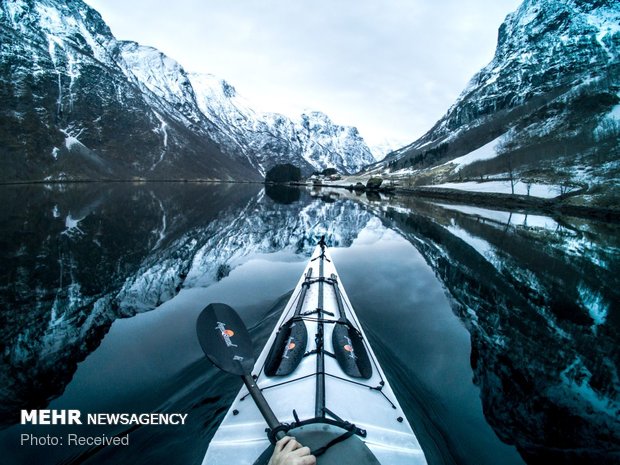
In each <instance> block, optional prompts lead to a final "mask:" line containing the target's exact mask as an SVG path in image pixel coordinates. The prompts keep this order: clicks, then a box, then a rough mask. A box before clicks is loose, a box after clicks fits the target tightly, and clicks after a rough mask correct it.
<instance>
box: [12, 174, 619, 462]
mask: <svg viewBox="0 0 620 465" xmlns="http://www.w3.org/2000/svg"><path fill="white" fill-rule="evenodd" d="M0 198H1V199H2V203H3V208H2V210H1V211H0V217H1V219H2V221H1V223H0V224H1V228H2V234H1V235H0V241H2V244H1V247H0V257H1V258H0V260H1V264H2V267H1V273H2V279H1V281H0V288H1V291H0V299H1V302H0V303H1V307H0V308H1V309H0V312H1V313H0V318H1V323H2V325H1V330H0V331H1V337H0V344H1V346H0V349H1V353H2V363H1V365H0V370H1V372H0V374H1V376H2V389H1V390H0V396H1V397H2V402H1V403H0V405H1V407H0V422H1V424H2V429H1V430H0V452H1V453H2V457H3V463H9V464H11V463H15V464H33V463H39V464H78V463H86V464H103V463H133V464H146V463H149V464H153V463H167V464H200V463H201V460H202V456H203V455H204V452H205V450H206V448H207V446H208V443H209V440H210V438H211V437H212V435H213V433H214V431H215V429H216V428H217V425H218V423H219V421H221V419H222V417H223V415H224V413H225V412H226V410H227V408H228V405H229V404H230V403H231V402H232V399H233V398H234V396H235V394H236V391H237V390H238V389H239V387H240V382H239V381H238V380H237V379H235V378H234V377H230V376H228V375H224V374H221V373H219V372H218V371H217V370H215V369H214V368H213V367H211V366H210V365H209V363H208V362H206V361H205V360H204V358H203V356H202V352H201V350H200V347H199V345H198V343H197V340H196V336H195V321H196V317H197V315H198V313H199V312H200V310H201V309H202V308H204V307H205V306H206V305H207V304H208V303H210V302H214V301H220V302H226V303H228V304H230V305H232V306H233V307H235V308H236V309H237V310H238V311H239V313H240V314H241V315H242V316H243V318H244V320H245V321H246V323H247V324H248V326H249V327H251V332H252V335H253V337H254V339H255V342H256V345H257V346H258V347H261V346H262V344H264V342H265V340H266V338H267V335H268V334H269V332H270V331H271V330H272V328H273V325H274V324H275V319H276V318H277V316H278V313H279V311H280V310H281V309H282V307H283V305H284V303H285V302H286V300H287V297H288V293H290V291H291V290H292V289H293V287H294V286H295V284H296V282H297V280H298V278H299V275H300V274H301V272H302V270H303V268H304V266H305V263H306V261H307V259H308V256H309V254H310V252H311V251H312V249H313V247H314V245H315V243H316V241H317V239H318V238H319V237H320V236H321V235H323V234H325V235H326V239H327V242H328V244H329V245H330V247H331V252H332V255H333V258H334V261H335V263H336V266H337V267H338V270H339V272H340V275H341V279H342V281H343V283H344V285H345V287H346V289H347V293H348V294H349V297H350V299H351V301H352V303H353V305H354V306H355V308H356V310H357V312H358V316H359V317H360V319H361V321H362V323H363V324H364V325H365V329H366V332H367V334H368V337H369V339H370V342H371V344H372V345H373V347H374V349H375V352H376V353H377V355H378V357H379V359H380V362H381V363H382V365H383V367H384V369H385V371H386V374H387V376H388V378H389V379H390V381H391V383H392V386H393V387H394V388H395V391H396V394H397V396H398V397H399V400H400V402H401V405H402V406H403V408H404V409H405V411H406V413H407V417H408V418H409V420H410V423H412V425H413V426H414V429H415V430H416V433H417V435H418V437H419V439H420V442H421V444H422V446H423V447H424V449H425V452H426V455H427V459H428V461H429V463H430V464H432V465H443V464H459V465H461V464H465V465H468V464H471V465H496V464H524V463H527V464H539V463H540V464H543V463H545V464H546V463H562V464H589V463H592V464H594V463H596V464H603V463H615V462H617V461H619V460H620V456H619V455H618V454H619V451H618V450H619V444H620V423H619V417H620V399H619V392H620V381H619V375H618V365H619V360H620V354H619V351H618V342H619V333H620V332H619V331H618V329H619V327H620V314H619V309H618V303H619V302H620V299H619V297H620V296H619V292H620V291H619V289H620V278H619V276H620V235H619V234H618V232H619V230H618V229H619V228H618V226H617V225H612V224H605V223H597V222H589V221H586V220H583V219H574V218H549V217H542V216H537V215H525V214H523V213H517V212H513V213H510V212H503V211H491V210H486V209H480V208H476V207H469V206H459V205H448V204H439V203H429V202H421V201H415V200H414V199H406V198H405V199H398V198H393V199H378V198H376V197H375V198H368V197H367V196H365V195H361V196H355V195H352V194H348V193H346V192H344V191H340V192H327V191H319V192H311V191H298V190H288V191H284V192H282V191H272V190H270V191H268V192H265V191H264V190H263V189H262V187H261V186H257V185H243V184H241V185H240V184H236V185H232V184H223V185H215V184H161V185H158V184H143V185H128V184H79V185H67V186H59V185H53V186H3V187H0ZM34 408H56V409H60V408H72V409H80V410H81V411H82V415H83V416H85V415H86V414H87V413H95V412H105V413H110V412H168V413H172V412H174V413H176V412H182V413H187V414H188V422H187V424H186V425H184V426H141V427H132V428H127V427H123V426H101V425H99V426H88V425H81V426H60V425H57V426H41V425H38V426H32V425H30V426H21V425H19V424H18V423H19V411H20V409H34ZM72 432H76V433H78V434H80V435H83V436H84V435H98V436H101V435H103V434H106V435H108V436H111V435H114V434H120V433H125V432H129V438H130V445H129V446H116V447H112V446H108V447H87V446H68V445H64V446H62V447H60V446H56V447H54V446H30V445H20V438H21V436H20V435H21V434H23V433H32V434H34V435H36V436H45V435H47V434H50V435H55V436H59V437H66V435H67V434H68V433H72Z"/></svg>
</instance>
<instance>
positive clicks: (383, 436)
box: [199, 240, 427, 465]
mask: <svg viewBox="0 0 620 465" xmlns="http://www.w3.org/2000/svg"><path fill="white" fill-rule="evenodd" d="M214 305H216V306H220V307H226V306H225V305H224V304H214ZM224 310H225V309H224ZM223 319H224V318H223V317H216V316H212V317H211V320H209V321H208V322H202V325H203V327H205V328H209V329H211V328H213V327H215V328H216V332H218V334H219V336H220V339H221V342H222V341H223V342H222V347H224V349H226V350H228V349H230V348H237V345H238V344H236V343H234V342H235V340H234V336H233V335H234V334H235V333H234V331H232V330H230V329H227V328H228V327H227V326H226V324H225V323H222V321H220V320H223ZM199 323H201V322H200V321H199ZM235 324H237V325H242V322H239V323H235ZM199 332H200V329H199ZM200 337H201V336H200V334H199V338H200ZM201 344H202V341H201ZM224 349H222V350H224ZM244 350H246V351H249V352H250V353H251V350H250V349H244ZM210 358H211V357H210ZM234 358H235V359H239V360H241V359H242V358H243V357H239V356H235V357H234ZM212 361H214V363H216V364H217V360H215V358H212ZM252 361H253V359H252ZM246 362H247V360H246ZM240 365H241V363H240ZM250 370H251V375H250ZM235 374H241V375H243V373H242V372H241V371H240V372H239V373H236V372H235ZM245 381H246V385H245V386H244V387H242V388H241V390H240V391H239V393H238V395H237V396H236V398H235V400H234V402H233V403H232V405H231V407H230V409H229V410H228V412H227V414H226V416H225V417H224V419H223V421H222V423H221V424H220V426H219V427H218V429H217V431H216V433H215V435H214V436H213V439H212V440H211V442H210V444H209V446H208V449H207V452H206V455H205V457H204V460H203V462H202V463H203V465H220V464H230V463H234V464H239V465H243V464H248V465H252V464H253V465H261V464H264V465H266V464H267V462H268V461H269V458H270V456H271V452H272V450H273V443H274V442H275V440H276V439H277V438H279V437H281V436H283V435H284V434H287V435H290V436H294V437H295V438H296V439H297V441H299V442H300V443H301V444H303V445H305V446H308V447H310V448H311V450H312V451H313V453H314V454H315V455H316V456H317V463H319V464H321V463H323V464H330V463H334V464H336V463H337V464H338V465H347V464H351V465H353V464H355V465H361V464H369V465H370V464H386V465H387V464H390V465H399V464H407V465H426V463H427V462H426V458H425V456H424V452H423V451H422V448H421V447H420V444H419V442H418V440H417V438H416V436H415V434H414V432H413V430H412V428H411V426H410V424H409V422H408V421H407V418H406V417H405V414H404V413H403V411H402V408H401V407H400V405H399V403H398V400H397V399H396V396H395V395H394V391H393V390H392V388H391V386H390V384H389V382H388V380H387V378H386V376H385V373H384V372H383V370H382V369H381V366H380V365H379V362H378V360H377V358H376V356H375V354H374V352H373V351H372V348H371V347H370V345H369V343H368V339H367V338H366V336H365V334H364V331H363V329H362V326H361V325H360V322H359V320H358V318H357V316H356V314H355V311H354V310H353V307H352V305H351V302H350V301H349V298H348V297H347V294H346V292H345V290H344V288H343V286H342V283H341V280H340V276H339V275H338V273H337V271H336V267H335V266H334V262H333V260H332V258H331V256H330V254H329V251H328V250H327V246H326V245H325V242H324V241H323V240H321V242H320V243H319V245H318V246H317V247H316V249H315V250H314V252H313V254H312V257H311V258H310V260H309V262H308V265H307V266H306V268H305V270H304V272H303V274H302V276H301V278H300V280H299V282H298V283H297V286H296V287H295V289H294V291H293V294H292V296H291V298H290V300H289V302H288V303H287V305H286V307H285V309H284V311H283V313H282V315H281V316H280V318H279V320H278V322H277V324H276V326H275V328H274V330H273V332H272V334H271V335H270V337H269V339H268V341H267V343H266V345H265V347H264V349H263V350H262V352H261V353H260V355H259V356H258V358H256V361H255V362H254V364H253V366H251V367H248V368H247V376H246V380H245ZM250 390H253V391H260V394H259V396H260V397H261V399H262V398H264V403H266V404H267V405H268V406H269V407H268V408H270V409H271V411H270V413H269V415H271V417H270V418H272V417H273V419H272V423H273V424H276V425H277V426H276V427H273V428H269V427H267V424H266V418H267V417H265V414H264V413H263V412H262V410H261V407H260V406H259V404H262V403H263V400H261V401H255V402H253V401H252V399H253V398H255V396H254V395H252V396H250V394H252V393H251V392H250ZM275 418H277V420H276V419H275Z"/></svg>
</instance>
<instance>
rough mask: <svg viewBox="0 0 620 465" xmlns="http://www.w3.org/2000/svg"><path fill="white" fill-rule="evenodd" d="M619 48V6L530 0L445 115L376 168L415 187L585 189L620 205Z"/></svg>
mask: <svg viewBox="0 0 620 465" xmlns="http://www.w3.org/2000/svg"><path fill="white" fill-rule="evenodd" d="M619 51H620V4H619V3H618V2H616V1H613V0H597V1H593V0H569V1H560V0H525V1H524V2H523V4H522V5H521V6H520V7H519V9H518V10H517V11H516V12H514V13H512V14H510V15H508V16H507V18H506V20H505V21H504V23H503V24H502V25H501V27H500V28H499V33H498V43H497V49H496V52H495V56H494V58H493V60H492V61H491V63H489V64H488V65H487V66H486V67H485V68H483V69H482V70H481V71H480V72H479V73H478V74H476V75H475V76H474V77H473V78H472V80H471V81H470V83H469V85H468V86H467V88H466V89H465V90H464V91H463V92H462V94H461V95H460V97H459V98H458V99H457V101H456V102H455V104H454V105H453V106H452V107H451V108H450V109H449V110H448V112H447V113H446V115H445V116H444V117H443V118H441V119H440V120H439V121H438V122H437V123H436V124H435V126H434V127H433V128H432V129H431V130H430V131H429V132H427V133H426V134H425V135H424V136H423V137H421V138H420V139H419V140H417V141H415V142H413V143H412V144H410V145H408V146H406V147H404V148H402V149H400V150H397V151H395V152H393V153H391V154H390V155H388V157H387V158H386V159H385V160H384V161H383V162H382V163H380V164H378V165H376V166H375V167H374V168H373V171H375V172H378V171H384V172H386V173H391V174H392V175H400V176H401V177H402V178H404V179H405V182H406V183H408V184H411V185H424V184H437V183H441V182H445V181H455V182H458V181H467V180H478V181H480V180H486V179H488V178H496V179H497V178H505V179H511V180H514V179H524V180H527V181H529V182H547V183H556V184H558V183H559V184H565V185H567V186H582V187H586V188H587V189H588V193H587V194H588V196H586V197H584V199H585V200H589V201H593V202H597V201H598V202H599V203H603V204H617V203H618V199H617V197H614V194H613V192H612V190H611V189H610V188H609V186H610V185H613V186H617V184H618V179H619V175H620V163H619V162H618V156H619V155H620V148H619V144H618V137H619V136H620V60H619ZM460 157H463V158H460ZM610 181H611V182H610Z"/></svg>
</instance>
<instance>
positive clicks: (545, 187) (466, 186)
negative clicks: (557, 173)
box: [425, 181, 566, 199]
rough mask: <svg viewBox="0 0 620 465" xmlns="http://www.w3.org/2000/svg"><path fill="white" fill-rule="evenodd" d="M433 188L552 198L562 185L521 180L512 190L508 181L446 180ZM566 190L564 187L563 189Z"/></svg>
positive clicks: (559, 192)
mask: <svg viewBox="0 0 620 465" xmlns="http://www.w3.org/2000/svg"><path fill="white" fill-rule="evenodd" d="M425 187H433V188H443V189H455V190H462V191H467V192H488V193H494V194H513V193H514V194H517V195H529V196H531V197H541V198H544V199H552V198H554V197H557V196H559V195H560V194H561V193H562V189H563V187H562V186H559V185H552V184H529V193H528V185H527V184H525V183H524V182H522V181H516V182H515V184H514V192H513V191H512V187H511V183H510V181H487V182H473V181H470V182H446V183H444V184H434V185H432V186H425ZM564 190H566V189H564Z"/></svg>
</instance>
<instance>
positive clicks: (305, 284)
mask: <svg viewBox="0 0 620 465" xmlns="http://www.w3.org/2000/svg"><path fill="white" fill-rule="evenodd" d="M310 276H312V268H308V273H306V279H305V280H304V282H303V283H302V285H301V294H300V296H299V300H298V301H297V307H295V313H293V316H299V314H300V313H301V309H302V308H303V306H304V300H306V292H307V291H308V288H309V287H310ZM302 323H303V320H302Z"/></svg>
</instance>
